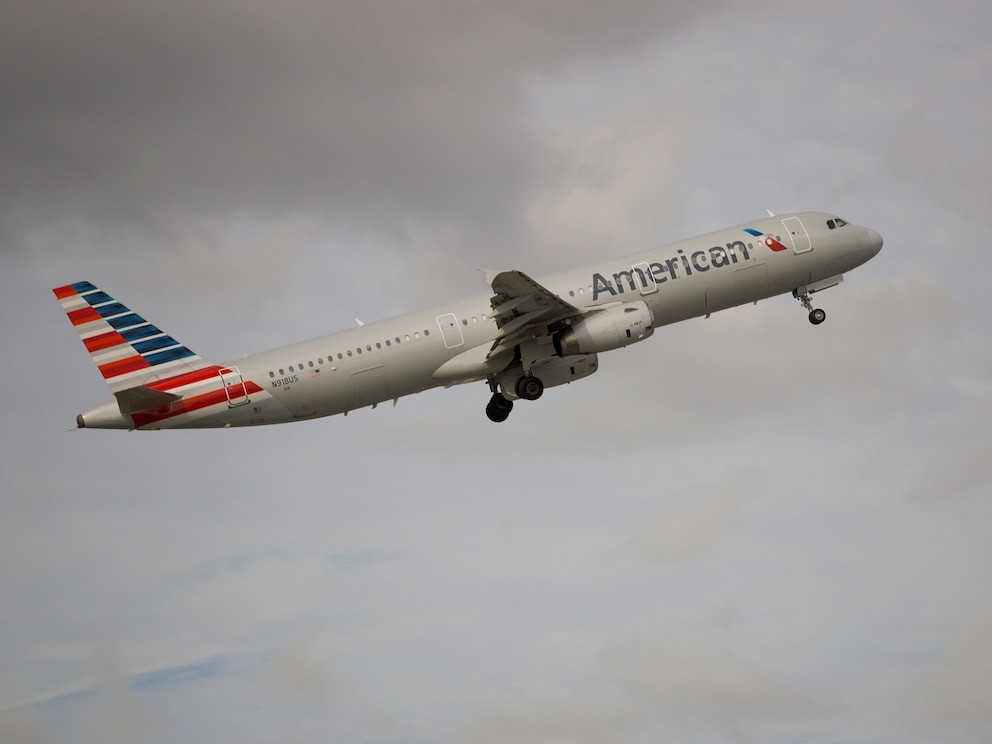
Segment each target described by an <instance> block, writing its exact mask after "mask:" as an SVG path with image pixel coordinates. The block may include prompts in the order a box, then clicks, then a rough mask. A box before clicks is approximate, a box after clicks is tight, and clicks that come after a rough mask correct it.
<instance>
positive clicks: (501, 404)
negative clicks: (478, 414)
mask: <svg viewBox="0 0 992 744" xmlns="http://www.w3.org/2000/svg"><path fill="white" fill-rule="evenodd" d="M512 410H513V401H512V400H507V399H506V398H504V397H503V396H502V395H500V394H499V393H493V397H492V398H490V400H489V405H487V406H486V415H487V416H488V417H489V420H490V421H494V422H496V423H497V424H501V423H503V422H504V421H506V419H507V417H508V416H509V415H510V411H512Z"/></svg>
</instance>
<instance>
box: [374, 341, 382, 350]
mask: <svg viewBox="0 0 992 744" xmlns="http://www.w3.org/2000/svg"><path fill="white" fill-rule="evenodd" d="M375 348H377V349H381V348H382V344H380V343H379V342H378V341H376V342H375Z"/></svg>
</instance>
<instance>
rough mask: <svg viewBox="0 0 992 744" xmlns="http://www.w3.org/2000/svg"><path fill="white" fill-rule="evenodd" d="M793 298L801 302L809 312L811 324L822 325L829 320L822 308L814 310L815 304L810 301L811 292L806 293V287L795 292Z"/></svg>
mask: <svg viewBox="0 0 992 744" xmlns="http://www.w3.org/2000/svg"><path fill="white" fill-rule="evenodd" d="M792 296H793V297H795V298H796V299H797V300H799V302H801V303H802V305H803V307H804V308H806V309H807V310H808V311H809V322H810V323H812V324H813V325H820V323H822V322H823V321H825V320H826V319H827V313H826V311H825V310H821V309H820V308H816V309H815V310H814V309H813V303H812V302H811V301H810V299H809V292H807V291H806V287H799V289H796V290H793V292H792Z"/></svg>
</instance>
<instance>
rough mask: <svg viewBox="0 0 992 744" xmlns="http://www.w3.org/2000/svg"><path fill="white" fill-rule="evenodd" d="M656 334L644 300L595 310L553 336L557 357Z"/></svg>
mask: <svg viewBox="0 0 992 744" xmlns="http://www.w3.org/2000/svg"><path fill="white" fill-rule="evenodd" d="M652 333H654V316H653V315H652V314H651V308H649V307H648V305H647V303H646V302H644V300H637V301H636V302H625V303H624V304H622V305H614V306H613V307H608V308H606V309H605V310H595V311H593V312H592V313H590V314H589V315H587V316H585V317H584V318H582V319H581V320H579V321H577V322H575V323H573V324H572V325H571V326H569V327H568V328H566V329H565V330H563V331H559V332H558V333H556V334H555V336H554V342H555V351H556V352H557V353H558V356H561V357H565V356H570V355H573V354H594V353H596V352H600V351H610V350H611V349H619V348H621V347H623V346H629V345H630V344H634V343H637V342H638V341H643V340H644V339H646V338H647V337H648V336H650V335H651V334H652Z"/></svg>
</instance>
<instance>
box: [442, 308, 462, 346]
mask: <svg viewBox="0 0 992 744" xmlns="http://www.w3.org/2000/svg"><path fill="white" fill-rule="evenodd" d="M436 320H437V327H438V328H440V329H441V338H443V339H444V348H446V349H454V348H455V347H456V346H461V345H462V344H463V343H465V339H464V338H463V337H462V329H461V328H459V327H458V318H456V317H455V314H454V313H448V314H447V315H439V316H437V318H436Z"/></svg>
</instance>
